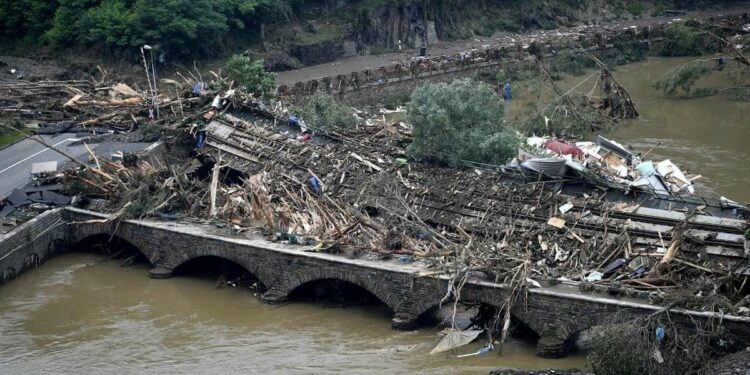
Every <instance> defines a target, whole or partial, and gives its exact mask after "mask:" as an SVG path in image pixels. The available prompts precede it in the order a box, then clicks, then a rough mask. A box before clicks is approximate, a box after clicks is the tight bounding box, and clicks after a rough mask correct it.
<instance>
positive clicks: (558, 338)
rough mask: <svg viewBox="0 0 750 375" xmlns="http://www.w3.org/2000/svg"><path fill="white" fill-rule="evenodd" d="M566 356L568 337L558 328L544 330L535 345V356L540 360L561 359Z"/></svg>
mask: <svg viewBox="0 0 750 375" xmlns="http://www.w3.org/2000/svg"><path fill="white" fill-rule="evenodd" d="M567 354H568V337H567V335H566V334H565V332H564V331H563V330H562V329H561V328H559V327H550V328H549V329H547V330H545V332H544V333H543V334H542V337H540V338H539V341H537V343H536V355H537V356H538V357H542V358H553V359H554V358H562V357H565V356H566V355H567Z"/></svg>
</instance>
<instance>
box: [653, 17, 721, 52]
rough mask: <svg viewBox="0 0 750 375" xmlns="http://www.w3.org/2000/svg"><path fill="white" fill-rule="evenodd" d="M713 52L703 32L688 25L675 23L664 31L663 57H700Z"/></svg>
mask: <svg viewBox="0 0 750 375" xmlns="http://www.w3.org/2000/svg"><path fill="white" fill-rule="evenodd" d="M709 52H712V49H711V48H710V42H709V40H708V39H707V38H706V36H705V35H704V34H703V33H702V31H701V30H700V29H698V28H695V27H692V26H690V25H688V24H686V23H674V24H671V25H669V26H667V27H666V28H665V29H664V45H663V47H662V49H661V55H662V56H700V55H704V54H706V53H709Z"/></svg>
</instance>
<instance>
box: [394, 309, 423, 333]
mask: <svg viewBox="0 0 750 375" xmlns="http://www.w3.org/2000/svg"><path fill="white" fill-rule="evenodd" d="M418 323H419V316H418V315H415V314H411V313H396V314H394V315H393V319H391V328H393V329H395V330H397V331H413V330H415V329H417V328H418V326H419V324H418Z"/></svg>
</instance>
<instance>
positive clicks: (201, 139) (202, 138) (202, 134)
mask: <svg viewBox="0 0 750 375" xmlns="http://www.w3.org/2000/svg"><path fill="white" fill-rule="evenodd" d="M205 143H206V131H205V130H201V131H199V132H198V134H197V137H196V140H195V148H197V149H201V148H203V144H205Z"/></svg>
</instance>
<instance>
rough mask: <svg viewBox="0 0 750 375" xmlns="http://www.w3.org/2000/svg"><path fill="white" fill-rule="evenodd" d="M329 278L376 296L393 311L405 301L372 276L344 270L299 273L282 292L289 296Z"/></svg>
mask: <svg viewBox="0 0 750 375" xmlns="http://www.w3.org/2000/svg"><path fill="white" fill-rule="evenodd" d="M327 280H333V281H337V282H343V283H345V284H350V285H354V286H356V287H358V288H360V289H362V290H364V291H366V292H368V293H369V294H371V295H373V296H375V297H376V298H377V299H378V300H379V301H380V302H382V303H383V304H385V305H386V306H387V307H388V308H389V309H390V310H391V311H393V312H399V311H401V307H402V305H403V304H404V301H403V300H402V299H401V298H400V297H399V296H397V295H395V293H391V292H389V291H388V290H387V289H386V288H384V287H381V285H380V284H379V283H377V282H376V281H375V280H373V279H372V278H368V277H363V276H361V275H357V274H351V273H344V272H331V273H330V274H328V273H325V272H320V273H319V272H315V273H311V274H306V275H298V276H297V277H296V278H294V279H293V280H292V281H291V282H289V283H288V284H287V285H286V286H285V288H284V289H283V291H282V293H283V294H284V295H285V296H286V297H287V298H289V297H290V296H292V294H293V293H294V292H295V291H296V290H297V289H299V288H302V287H304V286H306V285H309V284H311V283H316V282H325V281H327Z"/></svg>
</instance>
